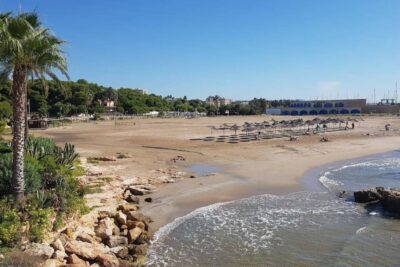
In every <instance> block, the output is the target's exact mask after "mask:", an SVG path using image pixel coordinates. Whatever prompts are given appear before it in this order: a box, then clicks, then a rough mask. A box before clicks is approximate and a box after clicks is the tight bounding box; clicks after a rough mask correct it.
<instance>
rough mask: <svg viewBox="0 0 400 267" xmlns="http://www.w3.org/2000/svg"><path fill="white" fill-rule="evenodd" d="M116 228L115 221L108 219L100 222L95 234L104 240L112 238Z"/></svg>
mask: <svg viewBox="0 0 400 267" xmlns="http://www.w3.org/2000/svg"><path fill="white" fill-rule="evenodd" d="M115 226H116V225H115V224H114V220H113V219H111V218H109V217H107V218H104V219H102V220H100V221H99V222H98V224H97V226H96V227H95V228H94V232H95V234H96V236H98V237H100V238H101V239H103V240H104V239H107V238H108V237H110V236H112V234H113V229H114V227H115Z"/></svg>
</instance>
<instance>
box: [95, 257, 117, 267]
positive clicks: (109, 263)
mask: <svg viewBox="0 0 400 267" xmlns="http://www.w3.org/2000/svg"><path fill="white" fill-rule="evenodd" d="M96 261H97V262H98V263H100V265H102V266H104V267H119V260H118V259H117V257H115V256H113V255H111V254H101V255H99V256H98V257H97V258H96Z"/></svg>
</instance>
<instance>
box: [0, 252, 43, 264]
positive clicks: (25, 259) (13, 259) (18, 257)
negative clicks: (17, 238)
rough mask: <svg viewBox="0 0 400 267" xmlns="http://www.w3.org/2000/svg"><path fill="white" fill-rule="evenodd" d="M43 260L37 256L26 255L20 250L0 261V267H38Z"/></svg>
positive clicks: (8, 254)
mask: <svg viewBox="0 0 400 267" xmlns="http://www.w3.org/2000/svg"><path fill="white" fill-rule="evenodd" d="M43 262H44V260H43V259H42V258H41V257H39V256H34V255H28V254H26V253H23V252H22V251H20V250H13V251H11V252H9V253H7V254H5V255H4V259H0V267H40V266H42V264H43Z"/></svg>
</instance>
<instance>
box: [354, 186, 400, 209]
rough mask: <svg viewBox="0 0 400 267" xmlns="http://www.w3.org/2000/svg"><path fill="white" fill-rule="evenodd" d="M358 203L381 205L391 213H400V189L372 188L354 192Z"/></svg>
mask: <svg viewBox="0 0 400 267" xmlns="http://www.w3.org/2000/svg"><path fill="white" fill-rule="evenodd" d="M354 201H355V202H357V203H380V204H382V206H383V207H384V208H385V209H386V210H388V211H391V212H396V213H400V189H393V188H390V189H385V188H384V187H376V188H370V189H366V190H362V191H356V192H354Z"/></svg>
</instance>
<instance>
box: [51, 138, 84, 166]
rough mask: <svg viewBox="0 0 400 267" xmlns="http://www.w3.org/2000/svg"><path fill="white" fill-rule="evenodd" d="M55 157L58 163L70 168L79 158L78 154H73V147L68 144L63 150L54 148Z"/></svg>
mask: <svg viewBox="0 0 400 267" xmlns="http://www.w3.org/2000/svg"><path fill="white" fill-rule="evenodd" d="M55 155H56V158H57V162H58V163H60V164H63V165H66V166H70V167H72V165H73V162H74V161H75V160H76V159H77V158H78V157H79V154H78V153H75V146H74V145H73V144H70V143H65V145H64V148H60V147H56V149H55Z"/></svg>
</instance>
